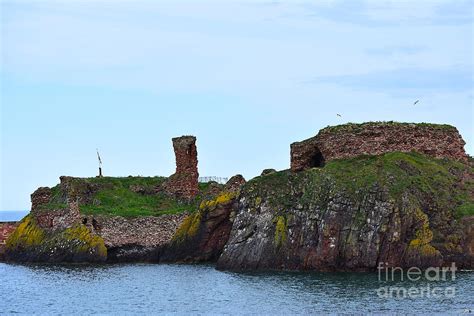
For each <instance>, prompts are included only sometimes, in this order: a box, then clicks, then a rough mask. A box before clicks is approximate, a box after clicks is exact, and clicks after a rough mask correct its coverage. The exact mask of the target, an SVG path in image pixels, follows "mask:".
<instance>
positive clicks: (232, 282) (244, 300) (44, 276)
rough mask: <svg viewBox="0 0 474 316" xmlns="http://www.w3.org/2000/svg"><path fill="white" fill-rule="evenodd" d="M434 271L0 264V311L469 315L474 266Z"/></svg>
mask: <svg viewBox="0 0 474 316" xmlns="http://www.w3.org/2000/svg"><path fill="white" fill-rule="evenodd" d="M10 215H12V214H10ZM17 215H18V216H20V214H17ZM23 216H24V215H23ZM23 216H21V217H23ZM3 218H8V219H10V218H14V217H13V215H12V217H9V216H7V217H5V215H3V217H2V219H3ZM13 220H15V218H14V219H13ZM435 275H436V272H433V271H431V277H429V275H425V274H424V272H423V277H422V278H421V279H420V280H417V281H413V280H409V279H408V278H407V277H406V276H405V277H404V279H403V280H401V275H394V276H395V278H393V279H392V278H390V277H389V278H386V275H385V274H384V273H377V272H373V273H322V272H304V273H303V272H276V271H272V272H245V273H244V272H229V271H219V270H216V269H215V267H214V266H213V265H210V264H204V265H203V264H199V265H196V264H194V265H193V264H142V263H140V264H101V265H71V264H70V265H49V264H10V263H8V264H7V263H0V315H320V314H357V315H360V314H377V315H378V314H428V315H429V314H439V315H446V314H467V315H468V314H471V315H472V314H473V313H474V272H469V271H457V272H456V273H455V274H454V275H453V274H452V273H451V274H448V275H447V277H445V278H444V279H437V280H433V276H435ZM410 293H411V294H410Z"/></svg>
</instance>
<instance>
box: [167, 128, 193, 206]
mask: <svg viewBox="0 0 474 316" xmlns="http://www.w3.org/2000/svg"><path fill="white" fill-rule="evenodd" d="M172 141H173V148H174V154H175V156H176V172H175V173H174V174H173V175H171V176H170V178H169V179H168V181H167V183H166V192H168V193H169V194H171V195H173V196H177V197H179V198H184V199H192V198H193V197H194V196H196V195H197V194H198V193H199V187H198V178H199V173H198V168H197V165H198V159H197V148H196V137H194V136H181V137H175V138H173V139H172Z"/></svg>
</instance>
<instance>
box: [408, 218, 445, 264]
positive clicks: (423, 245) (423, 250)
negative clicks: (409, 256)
mask: <svg viewBox="0 0 474 316" xmlns="http://www.w3.org/2000/svg"><path fill="white" fill-rule="evenodd" d="M415 220H416V221H418V222H421V227H420V229H418V230H417V231H416V232H415V238H414V239H412V240H411V241H410V243H409V245H408V250H410V251H418V252H419V253H420V254H421V255H422V256H427V257H431V256H437V255H439V254H440V252H439V251H438V250H437V249H436V248H434V247H433V246H431V245H430V242H431V241H432V240H433V232H432V231H431V229H430V222H429V220H428V215H426V214H425V213H423V211H422V210H420V209H416V211H415Z"/></svg>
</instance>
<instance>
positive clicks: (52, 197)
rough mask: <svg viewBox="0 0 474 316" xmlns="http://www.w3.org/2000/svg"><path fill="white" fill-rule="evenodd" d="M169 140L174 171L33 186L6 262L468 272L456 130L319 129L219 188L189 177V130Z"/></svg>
mask: <svg viewBox="0 0 474 316" xmlns="http://www.w3.org/2000/svg"><path fill="white" fill-rule="evenodd" d="M417 133H420V134H417ZM335 135H336V136H335ZM337 135H338V136H337ZM407 135H408V136H407ZM403 138H406V139H404V140H403V141H402V140H400V139H403ZM434 139H437V140H438V145H439V146H438V147H436V146H435V144H434ZM173 143H174V148H175V153H176V160H177V168H176V173H175V174H174V175H173V176H171V177H170V178H168V179H166V178H163V177H132V176H129V177H124V178H112V177H102V178H95V177H94V178H73V177H61V182H60V184H59V185H57V186H55V187H53V188H45V187H43V188H40V189H38V190H37V191H35V192H34V193H33V194H32V195H31V200H32V210H31V213H30V215H28V216H27V217H25V218H24V219H23V220H22V221H21V222H20V223H18V226H17V227H16V228H15V230H14V231H13V233H11V234H10V236H9V237H8V240H7V241H6V245H5V249H6V251H5V256H4V258H5V260H11V261H35V262H37V261H39V262H137V261H146V262H201V261H207V262H215V261H217V266H218V268H220V269H232V270H253V269H288V270H322V271H339V270H344V271H347V270H349V271H367V270H373V269H375V268H376V267H377V266H378V264H379V263H381V262H383V263H385V264H386V265H388V266H400V267H411V266H418V267H428V266H440V265H446V264H449V263H451V262H455V263H456V264H457V266H458V268H470V269H472V268H474V250H473V249H474V190H473V188H474V164H473V163H472V160H469V161H467V162H466V159H467V158H466V159H464V158H465V157H464V156H465V153H464V151H463V149H462V145H463V141H462V139H461V138H460V136H459V134H458V133H457V130H455V129H454V128H452V127H449V126H439V125H435V126H433V125H427V124H424V125H423V124H421V125H416V126H412V124H398V123H368V124H362V125H354V124H350V125H345V126H342V127H341V126H339V127H334V128H328V129H325V130H323V131H321V132H320V134H318V136H316V137H314V138H312V139H310V140H308V141H304V142H302V143H297V144H293V145H292V170H285V171H276V170H273V169H266V170H264V172H262V174H261V176H259V177H256V178H254V179H252V180H250V181H248V182H246V181H245V179H244V178H243V177H242V176H241V175H236V176H234V177H232V178H231V179H230V180H229V181H228V182H227V183H226V184H225V185H223V184H219V183H216V182H211V183H202V184H198V182H197V179H198V177H197V176H198V173H197V152H196V147H195V138H194V137H191V136H186V137H181V138H176V139H173ZM393 150H398V151H394V152H392V151H393ZM411 150H414V151H411ZM387 151H388V152H387ZM408 151H410V152H408ZM420 152H421V153H420ZM361 154H362V155H361ZM364 154H366V155H364ZM439 157H443V159H437V158H439ZM339 158H340V159H339ZM346 158H347V159H346ZM314 166H320V167H321V168H312V167H314ZM294 171H299V172H294ZM119 215H120V216H119Z"/></svg>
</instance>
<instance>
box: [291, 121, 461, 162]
mask: <svg viewBox="0 0 474 316" xmlns="http://www.w3.org/2000/svg"><path fill="white" fill-rule="evenodd" d="M464 144H465V142H464V140H463V139H462V137H461V135H460V134H459V132H458V130H457V129H456V128H455V127H453V126H449V125H438V124H425V123H422V124H411V123H395V122H370V123H364V124H346V125H339V126H333V127H327V128H324V129H322V130H321V131H320V132H319V133H318V134H317V135H316V136H314V137H312V138H309V139H306V140H304V141H301V142H295V143H293V144H291V170H292V171H301V170H305V169H308V168H313V167H322V166H324V164H325V163H326V162H328V161H330V160H333V159H341V158H352V157H357V156H360V155H380V154H384V153H388V152H395V151H399V152H411V151H416V152H419V153H422V154H425V155H428V156H431V157H434V158H448V159H452V160H457V161H463V162H466V161H467V154H466V152H465V151H464Z"/></svg>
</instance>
